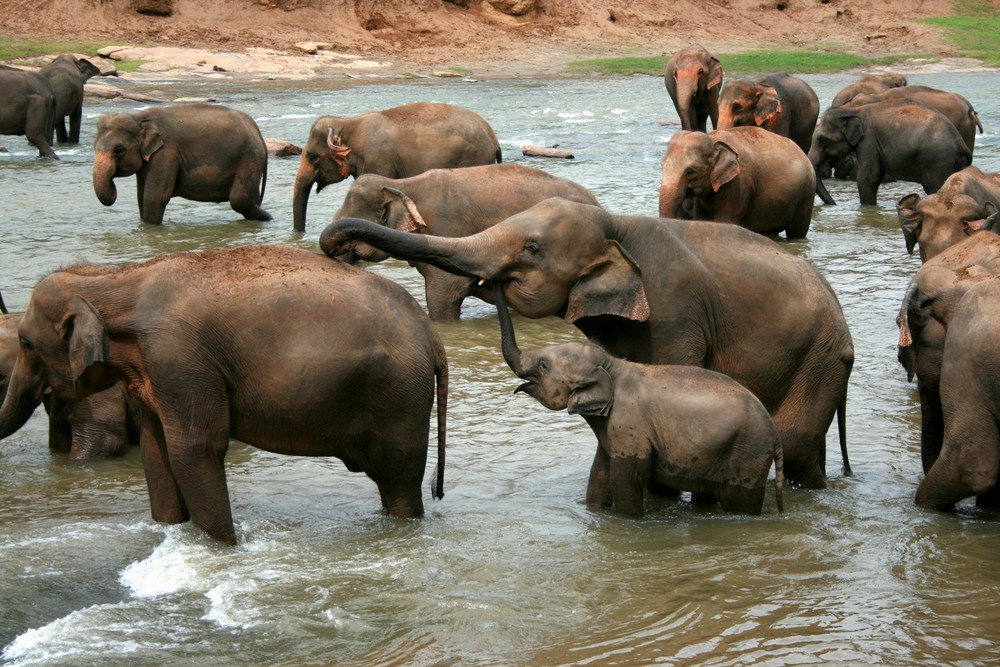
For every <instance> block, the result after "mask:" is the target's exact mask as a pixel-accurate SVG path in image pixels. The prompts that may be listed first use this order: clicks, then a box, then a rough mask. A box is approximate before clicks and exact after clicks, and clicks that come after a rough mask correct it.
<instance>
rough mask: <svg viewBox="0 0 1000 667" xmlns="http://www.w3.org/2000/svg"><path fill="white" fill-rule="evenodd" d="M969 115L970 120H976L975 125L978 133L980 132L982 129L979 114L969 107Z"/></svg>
mask: <svg viewBox="0 0 1000 667" xmlns="http://www.w3.org/2000/svg"><path fill="white" fill-rule="evenodd" d="M969 115H970V116H972V120H974V121H976V127H978V128H979V134H982V133H983V132H984V130H983V124H982V122H980V120H979V114H978V113H976V110H975V109H973V108H972V107H969Z"/></svg>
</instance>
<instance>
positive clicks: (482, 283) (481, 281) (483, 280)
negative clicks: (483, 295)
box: [476, 278, 486, 287]
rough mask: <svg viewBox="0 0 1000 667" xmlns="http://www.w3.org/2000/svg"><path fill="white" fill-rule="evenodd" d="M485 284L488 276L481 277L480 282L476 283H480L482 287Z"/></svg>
mask: <svg viewBox="0 0 1000 667" xmlns="http://www.w3.org/2000/svg"><path fill="white" fill-rule="evenodd" d="M485 284H486V278H480V279H479V282H478V283H476V285H478V286H479V287H482V286H483V285H485Z"/></svg>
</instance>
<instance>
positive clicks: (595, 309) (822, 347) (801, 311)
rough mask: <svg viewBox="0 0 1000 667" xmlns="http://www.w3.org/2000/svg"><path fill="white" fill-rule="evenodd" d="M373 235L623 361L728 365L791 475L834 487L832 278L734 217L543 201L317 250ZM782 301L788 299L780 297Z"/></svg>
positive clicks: (334, 227)
mask: <svg viewBox="0 0 1000 667" xmlns="http://www.w3.org/2000/svg"><path fill="white" fill-rule="evenodd" d="M359 241H360V242H364V243H367V244H369V245H371V246H374V247H376V248H378V249H380V250H382V251H384V252H387V253H389V254H390V255H392V256H393V257H397V258H399V259H404V260H408V261H413V262H426V263H428V264H432V265H434V266H437V267H439V268H441V269H444V270H446V271H449V272H451V273H454V274H457V275H461V276H465V277H466V278H468V279H469V280H470V281H472V282H476V283H477V284H478V283H479V282H480V281H483V282H484V283H485V284H487V285H488V284H491V283H492V284H497V285H499V286H500V287H501V288H502V289H503V291H504V297H505V298H506V301H507V302H508V303H509V304H510V305H511V307H512V308H513V309H514V310H516V311H517V312H519V313H521V314H522V315H525V316H526V317H532V318H538V317H548V316H550V315H558V316H560V317H563V318H565V319H566V321H567V322H569V323H572V324H574V325H576V326H577V327H578V328H579V329H580V330H581V331H582V332H583V333H584V335H585V336H586V337H587V338H588V339H590V340H591V341H592V342H594V343H597V344H599V345H601V346H602V347H604V348H605V349H606V350H607V351H608V352H610V353H611V354H612V355H614V356H616V357H620V358H622V359H627V360H629V361H637V362H641V363H654V364H686V365H690V366H701V367H703V368H708V369H710V370H714V371H717V372H720V373H725V374H726V375H729V376H731V377H733V378H734V379H735V380H737V381H738V382H740V383H741V384H743V385H744V386H745V387H747V388H748V389H750V390H751V391H752V392H753V393H754V394H755V395H756V396H757V397H758V398H759V399H760V401H761V402H762V403H763V404H764V406H765V407H766V408H767V409H768V411H769V412H770V413H771V415H772V417H773V418H774V421H775V423H776V424H777V425H778V430H779V432H780V434H781V444H782V449H783V450H784V455H785V474H786V476H787V478H788V479H789V480H790V481H794V482H797V483H799V484H802V485H803V486H808V487H814V488H822V487H823V486H825V485H826V471H825V454H826V432H827V430H828V428H829V426H830V423H831V421H832V420H833V417H834V415H835V414H836V415H838V416H839V419H838V425H839V426H840V427H841V440H840V444H841V450H842V453H843V454H844V462H845V471H847V470H849V467H848V466H847V457H846V434H845V432H844V430H843V427H844V414H845V409H846V407H845V406H846V400H847V382H848V378H849V376H850V373H851V367H852V366H853V363H854V345H853V343H852V341H851V334H850V331H849V330H848V328H847V322H846V321H845V320H844V314H843V312H842V310H841V308H840V303H839V302H838V301H837V297H836V296H835V295H834V293H833V290H832V289H831V288H830V286H829V284H827V282H826V281H825V280H824V279H823V278H822V277H821V276H820V275H819V274H818V273H817V272H816V270H815V269H814V268H813V267H812V266H810V265H809V263H808V262H806V261H805V260H804V259H801V258H798V257H795V256H793V255H792V254H790V253H787V252H785V251H784V250H782V249H781V247H779V246H778V245H777V244H776V243H775V242H774V241H771V240H770V239H767V238H765V237H763V236H761V235H759V234H755V233H753V232H751V231H748V230H746V229H743V228H742V227H737V226H735V225H720V224H717V223H714V222H704V221H684V220H667V219H660V218H652V217H637V216H616V215H612V214H610V213H608V212H607V211H605V210H604V209H602V208H600V207H597V206H591V205H588V204H580V203H577V202H571V201H567V200H565V199H547V200H545V201H543V202H541V203H539V204H536V205H535V206H533V207H532V208H530V209H528V210H527V211H524V212H522V213H519V214H517V215H514V216H511V217H509V218H507V219H506V220H504V221H503V222H501V223H499V224H497V225H494V226H493V227H490V228H489V229H486V230H484V231H482V232H479V233H477V234H473V235H472V236H466V237H461V238H444V237H439V236H430V235H426V234H408V233H405V232H399V231H396V230H393V229H387V228H386V227H383V226H381V225H376V224H374V223H371V222H368V221H365V220H355V219H350V218H346V219H343V220H338V221H335V222H333V223H331V224H330V225H328V226H327V228H326V229H325V230H324V231H323V234H322V235H321V237H320V246H321V247H322V249H323V251H324V252H326V253H327V254H332V255H337V254H341V253H342V252H344V251H345V250H346V249H348V248H349V247H350V246H351V244H352V243H355V242H359ZM774 295H781V297H780V298H774Z"/></svg>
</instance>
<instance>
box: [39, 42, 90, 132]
mask: <svg viewBox="0 0 1000 667" xmlns="http://www.w3.org/2000/svg"><path fill="white" fill-rule="evenodd" d="M38 73H39V75H41V76H42V78H44V79H45V80H46V81H47V82H48V84H49V88H51V89H52V94H53V95H55V98H56V123H55V128H56V139H58V140H59V141H61V142H67V143H71V144H78V143H80V122H81V120H82V119H83V85H84V84H85V83H86V82H87V79H89V78H90V77H92V76H96V75H98V74H100V73H101V70H99V69H98V68H97V66H96V65H94V64H93V63H92V62H90V61H89V60H86V59H78V58H77V57H76V56H72V55H69V54H63V55H60V56H56V58H55V60H53V61H52V62H51V63H49V64H48V65H46V66H45V67H43V68H42V69H40V70H38ZM67 117H69V130H68V131H67V129H66V118H67Z"/></svg>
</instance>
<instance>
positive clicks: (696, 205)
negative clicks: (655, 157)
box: [660, 127, 816, 239]
mask: <svg viewBox="0 0 1000 667" xmlns="http://www.w3.org/2000/svg"><path fill="white" fill-rule="evenodd" d="M660 166H661V168H662V172H663V178H662V181H661V183H660V217H661V218H675V217H677V218H690V219H696V220H714V221H716V222H731V223H734V224H737V225H740V226H741V227H746V228H747V229H749V230H751V231H754V232H758V233H761V234H778V233H781V232H784V233H785V236H786V237H787V238H789V239H801V238H805V236H806V232H808V231H809V223H810V221H811V220H812V210H813V199H814V193H815V191H816V175H815V173H814V171H813V168H812V165H811V164H810V163H809V159H808V158H807V157H806V156H805V153H803V152H802V151H801V150H799V147H798V146H796V145H795V144H794V143H793V142H792V140H791V139H788V138H787V137H782V136H779V135H777V134H774V133H773V132H768V131H767V130H764V129H762V128H759V127H734V128H733V129H731V130H715V131H714V132H708V133H705V132H685V131H681V132H677V133H676V134H674V136H673V137H671V138H670V143H669V144H668V145H667V152H666V154H664V156H663V159H662V161H661V162H660Z"/></svg>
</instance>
